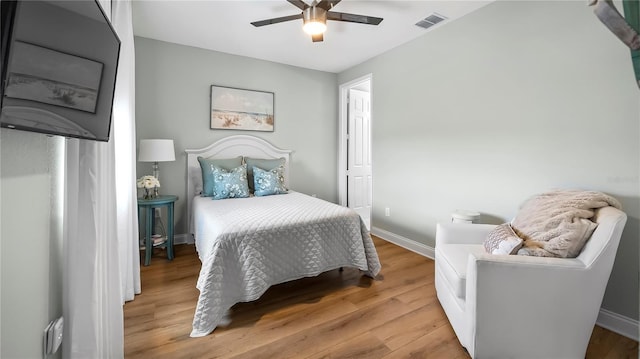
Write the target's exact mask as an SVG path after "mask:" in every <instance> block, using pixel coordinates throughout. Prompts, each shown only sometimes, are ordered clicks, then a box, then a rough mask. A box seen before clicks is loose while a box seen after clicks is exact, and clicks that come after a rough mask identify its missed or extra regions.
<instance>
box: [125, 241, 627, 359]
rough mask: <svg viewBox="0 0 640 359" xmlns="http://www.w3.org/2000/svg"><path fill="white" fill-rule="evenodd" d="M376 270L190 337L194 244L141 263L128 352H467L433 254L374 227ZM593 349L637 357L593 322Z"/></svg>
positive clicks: (294, 294)
mask: <svg viewBox="0 0 640 359" xmlns="http://www.w3.org/2000/svg"><path fill="white" fill-rule="evenodd" d="M374 242H375V245H376V248H377V250H378V255H379V256H380V261H381V262H382V271H381V274H380V275H379V276H378V277H377V278H376V279H375V280H373V279H370V278H368V277H363V276H362V275H361V273H360V271H358V270H355V269H351V268H345V270H344V271H343V272H339V271H338V270H333V271H330V272H326V273H323V274H321V275H319V276H317V277H314V278H305V279H300V280H297V281H293V282H289V283H284V284H280V285H276V286H274V287H272V288H270V289H269V290H268V291H267V292H266V293H265V294H264V295H263V296H262V297H261V298H260V299H259V300H257V301H255V302H250V303H240V304H236V305H235V306H234V307H233V308H232V314H231V323H230V324H229V325H228V326H226V327H218V328H217V329H216V330H215V331H214V332H213V333H212V334H210V335H208V336H206V337H203V338H190V337H189V333H190V332H191V322H192V320H193V314H194V310H195V305H196V301H197V299H198V290H197V289H196V288H195V285H196V280H197V278H198V273H199V270H200V261H199V260H198V256H197V254H196V252H195V248H194V246H192V245H178V246H176V248H175V249H176V257H175V259H174V260H173V261H172V262H168V261H167V260H166V257H163V255H164V254H165V253H162V252H157V255H154V257H153V258H152V261H151V265H150V266H148V267H142V273H141V276H142V294H140V295H138V296H136V298H135V300H134V301H131V302H127V303H126V304H125V306H124V321H125V322H124V324H125V340H124V341H125V357H126V358H158V359H159V358H367V359H371V358H468V357H469V355H468V354H467V353H466V352H465V350H464V349H463V348H462V347H461V346H460V344H459V342H458V340H457V338H456V336H455V334H454V332H453V329H452V328H451V325H450V324H449V322H448V321H447V318H446V316H445V314H444V312H443V310H442V308H441V307H440V304H439V302H438V300H437V299H436V294H435V288H434V283H433V280H434V262H433V261H432V260H430V259H428V258H425V257H422V256H420V255H418V254H415V253H413V252H410V251H408V250H406V249H404V248H401V247H398V246H396V245H394V244H391V243H388V242H386V241H383V240H381V239H378V238H375V237H374ZM587 358H634V359H635V358H638V342H636V341H633V340H630V339H627V338H625V337H623V336H620V335H618V334H615V333H613V332H611V331H608V330H606V329H603V328H600V327H597V326H596V328H595V329H594V333H593V336H592V338H591V342H590V344H589V348H588V352H587Z"/></svg>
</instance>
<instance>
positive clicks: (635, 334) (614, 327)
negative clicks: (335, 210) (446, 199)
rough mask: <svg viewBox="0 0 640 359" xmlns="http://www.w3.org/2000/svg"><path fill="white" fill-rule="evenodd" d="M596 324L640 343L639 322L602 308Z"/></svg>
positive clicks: (391, 236)
mask: <svg viewBox="0 0 640 359" xmlns="http://www.w3.org/2000/svg"><path fill="white" fill-rule="evenodd" d="M371 234H373V235H374V236H377V237H380V238H382V239H384V240H385V241H387V242H391V243H393V244H395V245H398V246H400V247H403V248H406V249H408V250H410V251H412V252H415V253H418V254H420V255H423V256H425V257H427V258H431V259H435V256H436V255H435V248H433V247H430V246H428V245H426V244H423V243H420V242H416V241H414V240H412V239H409V238H406V237H403V236H400V235H397V234H395V233H391V232H389V231H385V230H384V229H380V228H376V227H372V228H371ZM596 324H597V325H599V326H601V327H603V328H605V329H609V330H611V331H612V332H615V333H618V334H620V335H623V336H625V337H627V338H630V339H633V340H635V341H640V340H639V339H640V337H639V328H640V327H639V325H638V321H637V320H634V319H631V318H628V317H625V316H623V315H620V314H618V313H614V312H612V311H609V310H606V309H603V308H600V312H599V313H598V319H597V320H596Z"/></svg>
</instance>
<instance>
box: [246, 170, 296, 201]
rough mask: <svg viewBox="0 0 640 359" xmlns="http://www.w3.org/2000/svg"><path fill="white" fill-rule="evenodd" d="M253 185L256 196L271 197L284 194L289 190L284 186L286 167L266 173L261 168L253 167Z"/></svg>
mask: <svg viewBox="0 0 640 359" xmlns="http://www.w3.org/2000/svg"><path fill="white" fill-rule="evenodd" d="M253 185H254V188H255V189H254V192H253V194H255V195H256V196H270V195H273V194H284V193H287V192H288V190H287V189H286V188H285V186H284V166H278V167H276V168H274V169H271V170H268V171H265V170H263V169H262V168H260V167H255V166H254V167H253Z"/></svg>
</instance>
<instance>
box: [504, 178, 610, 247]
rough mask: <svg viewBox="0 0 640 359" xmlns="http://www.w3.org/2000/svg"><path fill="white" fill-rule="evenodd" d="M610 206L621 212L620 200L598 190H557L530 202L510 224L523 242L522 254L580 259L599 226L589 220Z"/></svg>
mask: <svg viewBox="0 0 640 359" xmlns="http://www.w3.org/2000/svg"><path fill="white" fill-rule="evenodd" d="M607 206H612V207H615V208H618V209H621V205H620V202H618V200H616V199H615V198H613V197H611V196H609V195H606V194H604V193H601V192H595V191H579V190H558V191H552V192H547V193H543V194H539V195H536V196H534V197H532V198H530V199H528V200H527V201H526V202H525V203H524V204H523V205H522V207H521V209H520V211H519V212H518V214H517V216H516V218H515V219H514V220H513V221H512V223H511V226H512V227H513V230H514V231H515V232H516V234H517V235H518V236H519V237H520V238H522V239H523V241H524V243H523V247H522V249H521V250H520V252H519V254H529V255H532V256H538V257H562V258H574V257H577V256H578V254H580V251H581V250H582V247H583V246H584V244H585V243H586V241H587V240H588V239H589V237H591V234H592V233H593V231H594V229H595V228H596V226H597V224H596V223H594V222H592V221H591V220H590V218H592V217H593V215H594V212H595V210H596V209H598V208H602V207H607ZM522 252H526V253H522Z"/></svg>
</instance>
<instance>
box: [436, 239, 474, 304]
mask: <svg viewBox="0 0 640 359" xmlns="http://www.w3.org/2000/svg"><path fill="white" fill-rule="evenodd" d="M470 253H474V254H481V253H487V252H486V251H485V249H484V246H483V245H482V244H441V245H439V246H437V247H436V266H437V268H438V270H439V271H440V272H441V273H442V276H443V277H444V278H445V280H446V281H447V282H449V285H450V286H451V288H453V290H454V293H455V295H456V296H457V297H458V298H462V299H464V297H465V294H466V289H465V288H466V285H467V259H468V258H469V254H470Z"/></svg>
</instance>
